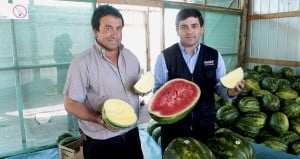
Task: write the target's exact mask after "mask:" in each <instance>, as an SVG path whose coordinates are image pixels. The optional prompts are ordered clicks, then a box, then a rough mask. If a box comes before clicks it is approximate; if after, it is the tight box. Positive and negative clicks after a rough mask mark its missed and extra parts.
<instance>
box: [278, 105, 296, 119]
mask: <svg viewBox="0 0 300 159" xmlns="http://www.w3.org/2000/svg"><path fill="white" fill-rule="evenodd" d="M282 112H283V113H284V114H285V115H286V116H287V117H288V118H289V119H292V118H296V117H299V114H300V105H299V104H298V103H296V102H295V103H292V104H290V105H285V106H284V107H283V109H282Z"/></svg>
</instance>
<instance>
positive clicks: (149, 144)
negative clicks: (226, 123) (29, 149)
mask: <svg viewBox="0 0 300 159" xmlns="http://www.w3.org/2000/svg"><path fill="white" fill-rule="evenodd" d="M139 132H140V137H141V145H142V149H143V153H144V158H145V159H161V158H162V157H161V149H160V147H159V146H158V145H157V143H156V142H155V141H154V140H153V138H152V137H151V136H150V135H149V134H148V132H147V124H142V125H140V126H139ZM252 146H253V147H254V151H255V158H256V159H300V156H295V155H291V154H287V153H284V152H279V151H275V150H273V149H271V148H268V147H265V146H262V145H259V144H254V143H253V144H252ZM25 158H30V159H41V158H43V159H59V152H58V148H53V149H49V150H44V151H40V152H35V153H32V154H27V155H20V156H15V157H10V158H8V159H25Z"/></svg>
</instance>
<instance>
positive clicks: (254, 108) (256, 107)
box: [238, 97, 260, 113]
mask: <svg viewBox="0 0 300 159" xmlns="http://www.w3.org/2000/svg"><path fill="white" fill-rule="evenodd" d="M238 108H239V110H240V111H241V112H243V113H246V112H259V111H260V104H259V101H258V100H257V99H256V98H254V97H244V98H242V99H240V100H239V102H238Z"/></svg>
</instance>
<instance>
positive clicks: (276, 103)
mask: <svg viewBox="0 0 300 159" xmlns="http://www.w3.org/2000/svg"><path fill="white" fill-rule="evenodd" d="M261 101H262V102H261V103H262V104H261V105H262V107H263V108H264V110H266V111H269V112H275V111H278V110H279V108H280V100H279V98H278V97H277V96H275V95H273V94H266V95H264V96H263V97H262V99H261Z"/></svg>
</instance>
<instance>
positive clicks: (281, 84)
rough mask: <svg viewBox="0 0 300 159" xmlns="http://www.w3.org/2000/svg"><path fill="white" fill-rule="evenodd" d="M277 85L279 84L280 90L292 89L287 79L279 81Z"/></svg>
mask: <svg viewBox="0 0 300 159" xmlns="http://www.w3.org/2000/svg"><path fill="white" fill-rule="evenodd" d="M277 84H278V89H282V88H290V87H291V84H290V82H289V81H288V80H286V79H278V80H277Z"/></svg>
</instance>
